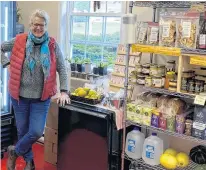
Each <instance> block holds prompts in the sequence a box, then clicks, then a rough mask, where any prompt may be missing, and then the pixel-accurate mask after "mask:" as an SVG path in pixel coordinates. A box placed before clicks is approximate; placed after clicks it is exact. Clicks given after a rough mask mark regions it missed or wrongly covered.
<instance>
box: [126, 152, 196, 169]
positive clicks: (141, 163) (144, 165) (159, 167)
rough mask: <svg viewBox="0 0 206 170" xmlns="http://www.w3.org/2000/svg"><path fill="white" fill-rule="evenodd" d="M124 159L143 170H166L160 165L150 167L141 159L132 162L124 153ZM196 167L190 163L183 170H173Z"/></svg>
mask: <svg viewBox="0 0 206 170" xmlns="http://www.w3.org/2000/svg"><path fill="white" fill-rule="evenodd" d="M124 157H125V159H127V160H129V161H131V162H137V164H139V165H141V166H143V167H144V168H147V170H166V169H165V168H164V167H163V166H161V165H156V166H151V165H148V164H146V163H145V162H144V160H143V159H138V160H134V159H131V158H129V157H128V156H127V154H126V153H125V156H124ZM197 166H198V165H197V164H195V163H193V162H192V161H190V164H189V165H188V166H187V167H185V168H176V169H175V170H194V169H195V168H196V167H197Z"/></svg>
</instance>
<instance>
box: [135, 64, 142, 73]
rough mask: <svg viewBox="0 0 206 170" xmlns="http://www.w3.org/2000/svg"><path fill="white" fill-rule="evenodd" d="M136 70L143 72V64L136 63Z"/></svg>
mask: <svg viewBox="0 0 206 170" xmlns="http://www.w3.org/2000/svg"><path fill="white" fill-rule="evenodd" d="M135 70H136V72H137V73H141V72H142V65H141V64H137V65H135Z"/></svg>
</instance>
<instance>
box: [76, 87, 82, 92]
mask: <svg viewBox="0 0 206 170" xmlns="http://www.w3.org/2000/svg"><path fill="white" fill-rule="evenodd" d="M80 90H84V89H83V88H82V87H79V88H77V89H76V90H75V91H74V93H79V91H80Z"/></svg>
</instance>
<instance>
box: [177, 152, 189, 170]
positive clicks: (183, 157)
mask: <svg viewBox="0 0 206 170" xmlns="http://www.w3.org/2000/svg"><path fill="white" fill-rule="evenodd" d="M176 159H177V162H178V167H181V168H185V167H187V166H188V165H189V162H190V160H189V156H188V155H187V154H186V153H183V152H180V153H178V154H177V156H176Z"/></svg>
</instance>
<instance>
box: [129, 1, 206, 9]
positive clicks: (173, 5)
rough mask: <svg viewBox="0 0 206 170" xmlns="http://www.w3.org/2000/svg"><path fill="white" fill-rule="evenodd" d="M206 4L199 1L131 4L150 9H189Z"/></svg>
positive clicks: (136, 2) (140, 2) (138, 2)
mask: <svg viewBox="0 0 206 170" xmlns="http://www.w3.org/2000/svg"><path fill="white" fill-rule="evenodd" d="M197 3H198V4H206V3H205V2H200V1H196V2H188V1H185V2H184V1H183V2H181V1H173V2H172V1H168V2H166V1H159V2H158V1H157V2H154V1H146V2H143V1H135V2H134V3H133V6H138V7H152V8H190V6H191V5H192V4H197Z"/></svg>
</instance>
